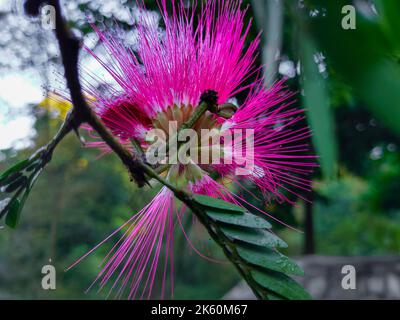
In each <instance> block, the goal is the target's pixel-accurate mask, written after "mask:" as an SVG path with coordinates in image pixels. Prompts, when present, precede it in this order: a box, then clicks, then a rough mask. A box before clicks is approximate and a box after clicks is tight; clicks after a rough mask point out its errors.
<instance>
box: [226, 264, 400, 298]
mask: <svg viewBox="0 0 400 320" xmlns="http://www.w3.org/2000/svg"><path fill="white" fill-rule="evenodd" d="M295 260H296V261H297V262H298V264H299V265H300V266H301V267H302V268H303V269H304V271H305V277H302V278H297V277H296V280H297V281H299V282H300V283H302V285H303V286H304V287H305V288H306V289H307V291H308V292H309V293H310V294H311V295H312V296H313V298H314V299H345V300H349V299H400V257H389V256H384V257H328V256H304V257H300V258H298V259H295ZM345 265H351V266H354V269H355V284H356V288H355V289H347V290H346V289H343V287H342V280H343V278H344V277H345V276H346V274H342V268H343V266H345ZM345 282H346V283H348V282H347V281H345ZM254 298H255V297H254V295H253V294H252V292H251V290H250V288H249V287H248V286H247V285H246V283H240V284H238V285H237V286H236V287H235V288H233V289H232V290H231V291H229V292H228V293H227V294H226V295H225V297H224V299H254Z"/></svg>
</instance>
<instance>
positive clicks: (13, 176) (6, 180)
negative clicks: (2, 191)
mask: <svg viewBox="0 0 400 320" xmlns="http://www.w3.org/2000/svg"><path fill="white" fill-rule="evenodd" d="M19 177H22V173H21V172H19V171H18V172H14V173H11V174H9V175H8V176H7V177H6V178H4V179H3V180H1V181H0V187H3V186H6V185H8V184H10V183H12V182H14V181H15V180H16V179H18V178H19Z"/></svg>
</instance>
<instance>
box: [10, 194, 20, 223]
mask: <svg viewBox="0 0 400 320" xmlns="http://www.w3.org/2000/svg"><path fill="white" fill-rule="evenodd" d="M20 213H21V204H20V201H19V200H18V199H17V198H15V199H13V200H12V201H11V203H10V206H9V209H8V213H7V216H6V224H7V225H8V226H9V227H10V228H15V227H16V226H17V224H18V221H19V216H20Z"/></svg>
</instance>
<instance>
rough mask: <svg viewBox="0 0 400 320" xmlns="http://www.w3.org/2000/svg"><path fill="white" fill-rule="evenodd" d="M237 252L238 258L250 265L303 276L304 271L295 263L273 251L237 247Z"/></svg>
mask: <svg viewBox="0 0 400 320" xmlns="http://www.w3.org/2000/svg"><path fill="white" fill-rule="evenodd" d="M237 251H238V254H239V256H241V257H242V258H243V259H244V260H246V261H247V262H250V263H251V264H254V265H257V266H260V267H263V268H266V269H270V270H274V271H277V272H282V273H285V274H287V275H297V276H303V275H304V271H303V270H302V269H301V268H300V267H299V266H298V265H297V264H296V263H295V262H293V261H292V260H290V259H289V258H288V257H286V256H285V255H283V254H281V253H279V252H277V251H275V250H271V249H268V248H265V247H256V246H238V247H237Z"/></svg>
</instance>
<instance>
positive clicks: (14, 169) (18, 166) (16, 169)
mask: <svg viewBox="0 0 400 320" xmlns="http://www.w3.org/2000/svg"><path fill="white" fill-rule="evenodd" d="M30 163H31V160H30V159H26V160H22V161H20V162H18V163H17V164H15V165H14V166H12V167H11V168H9V169H8V170H6V171H5V172H4V173H3V174H2V175H1V176H0V181H2V180H3V179H5V178H7V177H8V176H9V175H10V174H12V173H16V172H19V171H21V170H23V169H25V168H26V167H27V166H29V164H30Z"/></svg>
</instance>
